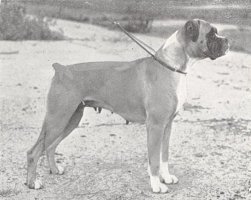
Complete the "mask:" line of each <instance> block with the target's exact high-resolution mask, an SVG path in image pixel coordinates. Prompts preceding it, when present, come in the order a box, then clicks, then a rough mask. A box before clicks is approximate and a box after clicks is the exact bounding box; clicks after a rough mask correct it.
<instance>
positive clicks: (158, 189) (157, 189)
mask: <svg viewBox="0 0 251 200" xmlns="http://www.w3.org/2000/svg"><path fill="white" fill-rule="evenodd" d="M150 181H151V187H152V190H153V192H154V193H167V192H168V187H167V185H165V184H164V183H161V182H160V180H159V177H158V176H152V177H151V178H150Z"/></svg>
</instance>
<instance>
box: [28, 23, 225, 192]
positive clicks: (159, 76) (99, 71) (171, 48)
mask: <svg viewBox="0 0 251 200" xmlns="http://www.w3.org/2000/svg"><path fill="white" fill-rule="evenodd" d="M228 48H229V44H228V40H227V39H226V38H224V37H221V36H219V35H218V34H217V29H216V28H215V27H213V26H212V25H211V24H210V23H208V22H206V21H203V20H199V19H194V20H190V21H188V22H186V23H185V25H184V26H183V27H182V28H180V29H179V30H178V31H176V32H175V33H174V34H173V35H172V36H171V37H170V38H168V39H167V40H166V42H165V43H164V45H163V46H162V47H161V48H160V49H159V50H158V51H157V53H156V57H158V58H159V59H161V60H162V61H163V62H165V63H166V64H167V65H168V66H171V67H173V68H176V69H179V70H180V71H182V72H184V73H185V72H187V71H188V69H189V67H190V65H191V64H190V63H191V60H192V61H195V60H201V59H204V58H210V59H212V60H214V59H216V58H218V57H220V56H223V55H225V53H226V52H227V50H228ZM53 67H54V69H55V75H54V77H53V79H52V83H51V87H50V90H49V93H48V99H47V112H46V115H45V119H44V123H43V126H42V130H41V133H40V136H39V138H38V140H37V142H36V143H35V145H34V146H33V147H32V148H31V149H30V150H29V151H28V152H27V161H28V164H27V185H28V187H29V188H34V189H39V188H41V187H42V183H41V182H40V181H39V180H37V179H36V167H37V162H38V160H39V157H40V156H41V155H42V154H43V152H44V151H46V154H47V158H48V162H49V167H50V171H51V173H52V174H62V173H63V169H62V168H60V167H58V166H57V165H56V162H55V158H54V154H55V149H56V147H57V146H58V144H59V143H60V142H61V141H62V140H63V139H64V138H65V137H66V136H68V135H69V134H70V133H71V132H72V131H73V130H74V129H75V128H76V127H77V126H78V124H79V122H80V119H81V117H82V115H83V110H84V108H85V107H100V108H105V109H108V110H110V111H112V112H115V113H117V114H119V115H121V116H122V117H123V118H124V119H126V120H128V121H130V122H139V123H145V124H146V128H147V148H148V166H149V167H148V169H149V170H148V171H149V175H150V184H151V188H152V190H153V192H156V193H166V192H167V191H168V187H167V185H166V184H171V183H177V182H178V179H177V178H176V176H174V175H171V174H170V173H169V169H168V156H169V155H168V149H169V138H170V133H171V129H172V123H173V119H174V117H175V115H176V114H177V112H178V110H179V109H180V108H181V107H182V104H183V103H184V100H185V98H186V91H185V89H186V75H185V74H182V73H178V72H174V71H171V70H169V69H167V68H166V67H165V66H164V65H162V64H160V63H159V62H157V61H156V60H155V59H154V58H153V57H145V58H142V59H138V60H135V61H131V62H112V61H111V62H89V63H80V64H74V65H69V66H63V65H60V64H53Z"/></svg>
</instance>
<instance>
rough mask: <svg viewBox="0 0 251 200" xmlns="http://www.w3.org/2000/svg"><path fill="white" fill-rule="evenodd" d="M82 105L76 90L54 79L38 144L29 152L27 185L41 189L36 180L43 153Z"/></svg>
mask: <svg viewBox="0 0 251 200" xmlns="http://www.w3.org/2000/svg"><path fill="white" fill-rule="evenodd" d="M80 103H81V97H80V96H79V94H78V93H77V91H75V90H74V88H67V87H65V86H64V85H63V84H62V83H61V82H59V81H57V79H55V78H54V80H53V82H52V85H51V88H50V91H49V94H48V100H47V113H46V116H45V119H44V124H43V128H42V131H41V133H40V136H39V138H38V140H37V142H36V144H35V145H34V146H33V147H32V148H31V149H30V150H29V151H28V152H27V161H28V163H27V185H28V187H29V188H35V189H39V188H41V187H42V185H41V183H40V182H38V181H37V180H36V168H37V162H38V160H39V158H40V156H41V155H42V154H43V152H44V151H45V150H46V149H47V147H49V146H50V145H51V144H52V143H53V142H54V141H55V140H56V139H57V138H58V137H59V136H60V135H61V134H62V133H63V132H64V130H65V128H66V127H67V125H68V123H69V121H70V119H71V117H72V115H73V113H74V112H75V111H76V109H77V107H78V105H79V104H80Z"/></svg>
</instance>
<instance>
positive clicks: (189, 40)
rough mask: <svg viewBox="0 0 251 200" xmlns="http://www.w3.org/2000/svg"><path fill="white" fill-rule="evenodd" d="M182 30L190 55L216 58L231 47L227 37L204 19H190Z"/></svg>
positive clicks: (186, 49)
mask: <svg viewBox="0 0 251 200" xmlns="http://www.w3.org/2000/svg"><path fill="white" fill-rule="evenodd" d="M181 32H182V38H183V41H184V43H185V47H184V48H185V51H186V52H187V54H188V55H189V56H190V57H193V58H201V59H203V58H208V57H209V58H211V59H212V60H214V59H216V58H218V57H220V56H223V55H225V54H226V52H227V51H228V49H229V43H228V40H227V38H225V37H222V36H219V35H218V33H217V29H216V28H215V27H214V26H212V25H211V24H210V23H208V22H206V21H204V20H200V19H193V20H189V21H188V22H186V24H185V25H184V26H183V28H182V31H181Z"/></svg>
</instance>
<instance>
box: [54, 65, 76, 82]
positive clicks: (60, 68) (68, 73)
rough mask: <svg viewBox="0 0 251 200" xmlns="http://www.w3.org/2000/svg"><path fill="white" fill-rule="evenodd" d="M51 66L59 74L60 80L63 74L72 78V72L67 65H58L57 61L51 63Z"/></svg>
mask: <svg viewBox="0 0 251 200" xmlns="http://www.w3.org/2000/svg"><path fill="white" fill-rule="evenodd" d="M52 67H53V68H54V70H55V74H57V75H58V76H59V79H60V80H62V79H63V77H64V75H65V76H67V77H68V78H70V79H73V75H72V72H71V71H70V70H69V68H68V67H66V66H64V65H60V64H59V63H54V64H52Z"/></svg>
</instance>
